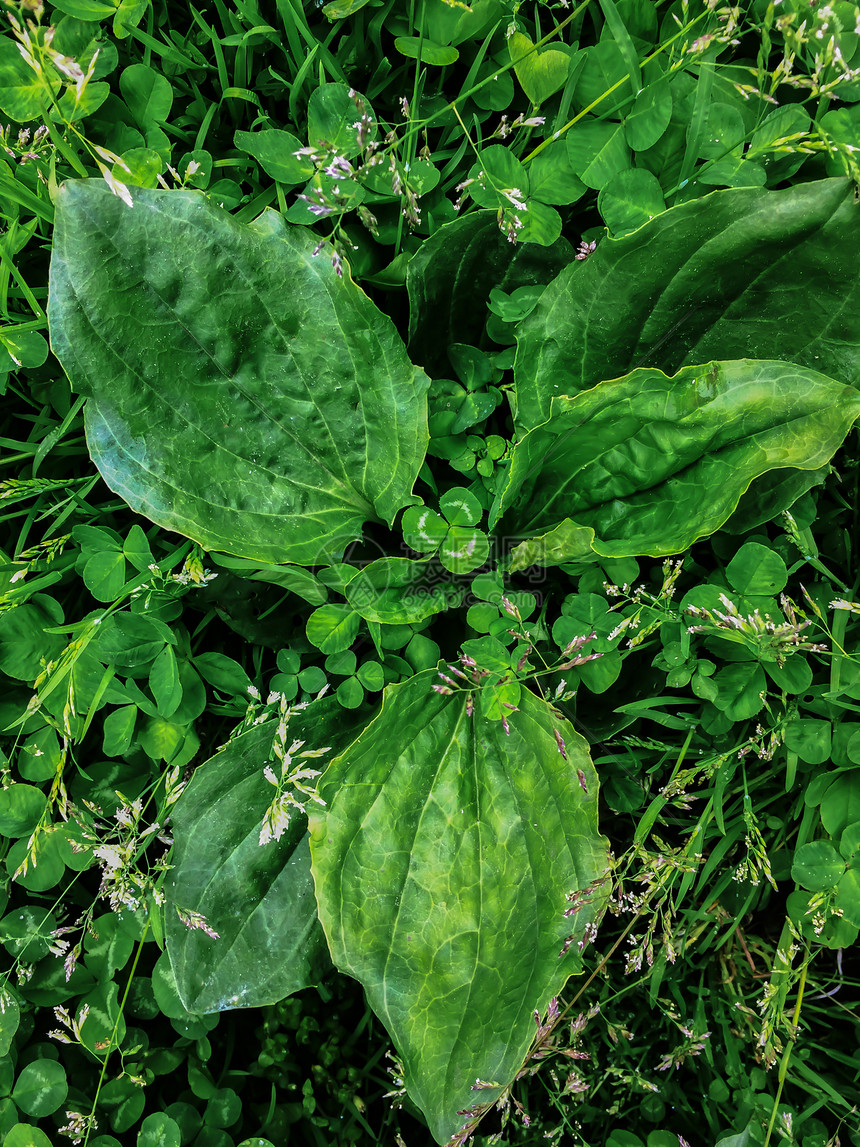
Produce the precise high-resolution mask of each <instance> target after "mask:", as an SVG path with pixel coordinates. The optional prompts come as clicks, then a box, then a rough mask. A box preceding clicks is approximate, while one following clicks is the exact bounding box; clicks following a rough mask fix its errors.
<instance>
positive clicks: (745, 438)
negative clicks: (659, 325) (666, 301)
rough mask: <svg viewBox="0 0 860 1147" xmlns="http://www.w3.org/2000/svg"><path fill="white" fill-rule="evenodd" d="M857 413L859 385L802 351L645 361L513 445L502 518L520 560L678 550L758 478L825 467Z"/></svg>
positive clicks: (559, 405)
mask: <svg viewBox="0 0 860 1147" xmlns="http://www.w3.org/2000/svg"><path fill="white" fill-rule="evenodd" d="M858 414H860V391H857V390H856V389H855V388H854V387H851V386H843V385H842V384H840V383H838V382H834V381H833V379H830V378H826V377H825V376H824V375H822V374H818V373H817V372H816V371H813V370H808V369H805V368H803V367H800V366H795V365H793V364H792V363H787V362H753V361H746V360H741V361H738V362H722V363H719V362H713V363H709V364H707V365H705V366H688V367H685V368H684V369H683V370H680V371H678V373H677V374H676V375H674V376H673V377H671V378H669V377H667V376H666V375H665V374H663V373H662V371H659V370H653V369H648V368H640V369H639V370H634V371H632V372H631V373H630V374H628V375H626V376H625V377H624V378H617V379H613V380H612V381H609V382H603V383H601V384H600V385H599V386H595V387H593V388H592V389H591V390H587V391H584V392H583V393H582V394H578V395H575V396H573V397H564V398H556V399H553V403H552V416H551V418H550V419H549V421H548V422H547V423H545V424H544V425H543V426H539V427H537V428H536V429H534V430H532V431H530V432H529V433H528V434H526V435H525V437H524V438H523V439H522V440H521V441H520V442H519V443H518V444H517V445H516V446H515V448H514V451H513V457H512V459H511V466H510V471H509V479H508V484H507V485H506V487H505V488H504V490H503V491H502V494H501V496H500V498H499V499H498V503H497V506H496V507H495V509H494V513H493V520H494V522H495V521H498V519H499V517H500V516H501V514H502V513H504V514H505V517H504V526H505V532H506V534H507V536H508V538H516V537H521V538H524V539H526V541H525V542H524V543H523V545H522V546H520V547H518V548H517V549H515V550H514V559H513V562H514V564H513V566H512V568H513V569H523V568H525V567H526V566H528V565H532V564H542V565H553V564H557V563H558V562H563V561H570V560H575V559H579V558H582V557H583V556H584V555H585V553H586V552H587V550H588V549H590V548H591V547H593V549H594V550H595V551H596V552H597V553H599V554H604V555H607V556H612V557H622V556H629V555H640V554H649V555H651V556H652V557H659V556H662V555H666V554H676V553H680V552H681V551H682V550H685V549H687V548H688V546H690V545H692V543H693V542H694V541H695V540H696V539H697V538H701V537H705V536H706V535H708V534H711V533H713V532H714V531H715V530H718V529H719V528H720V526H722V525H723V523H724V522H725V521H726V520H727V518H728V517H729V515H730V514H731V513H732V511H733V510H734V509H735V507H736V506H737V504H738V501H739V500H740V497H741V495H742V494H743V493H744V491H745V490H746V489H747V487H748V486H749V485H750V483H751V482H752V481H753V479H754V478H757V477H758V476H759V475H761V474H764V473H767V472H768V471H770V470H778V469H783V468H786V467H790V468H793V469H796V470H816V469H818V468H819V467H821V466H823V465H824V464H825V463H826V462H827V461H828V459H830V458H831V457H832V455H833V454H834V452H835V451H836V450H837V448H838V447H839V446H840V444H841V443H842V440H843V439H844V437H845V435H846V434H847V433H848V431H849V429H850V428H851V425H852V424H853V422H854V420H855V419H856V418H857V416H858ZM791 493H792V494H794V489H793V487H792V490H791ZM778 508H779V509H781V508H784V507H783V506H779V507H778ZM775 512H776V511H775ZM592 532H593V536H592Z"/></svg>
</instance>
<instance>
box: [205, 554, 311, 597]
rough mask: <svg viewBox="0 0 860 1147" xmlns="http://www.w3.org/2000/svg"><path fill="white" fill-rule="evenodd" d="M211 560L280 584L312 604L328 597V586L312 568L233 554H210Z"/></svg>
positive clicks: (249, 578)
mask: <svg viewBox="0 0 860 1147" xmlns="http://www.w3.org/2000/svg"><path fill="white" fill-rule="evenodd" d="M209 561H211V562H212V563H213V564H214V565H216V566H222V567H223V568H224V569H226V570H233V571H234V572H235V573H237V574H240V575H241V576H242V577H243V578H247V579H248V580H249V581H262V582H268V583H269V584H270V585H279V586H281V587H282V588H283V589H288V590H289V591H290V593H294V594H297V595H298V596H299V597H301V598H303V599H304V600H305V601H306V602H308V603H309V604H310V605H322V603H323V602H324V601H325V600H326V599H327V598H328V591H327V590H326V587H325V586H324V585H323V584H322V583H321V582H320V581H319V580H318V578H316V577H314V575H313V574H312V573H311V572H310V570H306V569H302V567H301V566H294V565H273V564H271V563H267V564H265V565H261V564H260V562H253V561H250V560H249V559H248V558H237V557H234V556H233V555H232V554H209Z"/></svg>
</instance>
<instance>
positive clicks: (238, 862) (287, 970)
mask: <svg viewBox="0 0 860 1147" xmlns="http://www.w3.org/2000/svg"><path fill="white" fill-rule="evenodd" d="M277 725H278V722H277V721H276V720H269V721H266V722H264V723H262V724H260V725H255V726H253V727H252V728H251V729H249V730H248V731H247V732H246V733H243V734H242V735H241V736H239V737H237V738H236V739H235V740H233V741H230V742H229V743H228V745H227V747H226V748H225V749H223V750H222V751H221V752H220V753H217V754H216V755H215V756H214V757H211V758H210V759H209V760H208V761H205V762H204V763H203V764H202V765H200V766H199V767H198V768H197V769H196V770H195V772H194V776H193V777H192V778H191V781H190V782H189V784H188V788H187V789H186V790H185V792H184V793H183V794H182V796H181V798H180V799H179V801H178V802H177V805H176V808H175V811H174V813H173V817H172V822H173V827H174V850H173V861H172V863H173V869H172V870H171V872H170V875H169V877H168V880H167V884H166V894H167V913H166V921H167V950H168V952H169V954H170V962H171V965H172V967H173V971H174V974H175V976H176V986H177V989H178V991H179V995H180V998H181V999H182V1003H183V1005H184V1006H185V1007H186V1008H187V1009H188V1011H191V1012H196V1013H198V1014H202V1013H205V1012H214V1011H223V1010H225V1009H227V1008H235V1007H246V1008H248V1007H261V1006H263V1005H264V1004H272V1003H276V1002H277V1001H278V1000H281V999H283V998H284V996H288V995H290V993H292V992H296V991H299V990H300V989H301V988H304V987H307V986H308V985H310V984H315V983H317V982H318V981H319V978H320V976H321V975H322V974H323V973H324V972H325V971H326V970H327V969H328V968H330V966H331V962H330V960H329V957H328V953H327V950H326V943H325V936H324V935H323V931H322V929H321V928H320V925H319V922H318V920H317V912H316V902H315V900H314V891H313V881H312V879H311V871H310V855H309V850H308V836H307V821H306V820H305V817H304V816H303V815H301V814H298V813H297V814H296V815H295V816H294V817H293V819H292V820H291V822H290V825H289V826H288V828H287V829H286V831H285V832H284V834H283V835H282V836H281V838H280V840H274V839H272V840H270V841H269V842H268V843H267V844H264V845H261V844H260V829H261V827H262V822H263V817H264V815H265V812H266V809H267V808H268V807H269V804H270V802H271V801H272V798H273V797H274V796H275V789H274V788H273V787H272V785H271V784H270V783H269V782H268V781H267V780H266V778H265V777H264V776H263V768H264V767H265V765H266V762H267V761H269V760H270V758H271V759H272V765H273V768H274V769H275V771H276V773H279V772H280V763H279V762H278V761H277V760H275V759H274V757H273V756H272V745H273V741H274V740H275V737H276V733H277ZM354 729H355V725H354V723H350V719H349V718H348V717H347V716H346V714H345V713H344V711H343V709H342V708H341V707H340V705H338V704H337V702H335V701H328V700H325V701H322V702H320V701H317V702H314V704H313V705H311V706H310V707H309V708H308V709H307V710H306V711H305V712H304V713H299V714H296V715H295V716H293V717H292V718H291V720H290V722H289V725H288V745H289V744H290V743H292V740H293V738H294V737H295V738H296V739H306V741H307V745H306V747H307V748H324V747H326V746H331V747H332V749H333V751H335V752H337V751H339V749H340V748H342V747H343V746H344V745H345V744H348V742H349V739H350V737H351V736H352V735H353V730H354ZM308 764H309V765H311V766H313V765H314V764H315V762H314V761H313V760H311V761H309V762H308ZM317 767H318V768H324V767H325V766H324V763H323V764H322V765H317ZM177 910H181V911H182V912H183V913H184V914H185V915H186V916H187V915H188V913H189V912H196V913H199V914H201V915H202V916H203V917H204V919H205V921H206V923H207V925H208V926H209V927H210V928H211V929H212V930H214V931H215V932H217V933H218V938H217V939H214V938H213V937H211V936H209V935H207V934H206V932H205V931H203V930H202V929H200V928H190V927H189V926H188V925H187V924H185V923H183V921H182V920H181V919H180V917H179V914H178V911H177Z"/></svg>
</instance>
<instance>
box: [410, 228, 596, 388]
mask: <svg viewBox="0 0 860 1147" xmlns="http://www.w3.org/2000/svg"><path fill="white" fill-rule="evenodd" d="M572 259H573V248H572V247H571V245H570V243H568V241H567V240H566V239H559V240H557V241H556V242H555V243H554V244H553V245H552V246H551V247H546V248H544V247H538V246H536V245H534V244H531V243H526V244H521V243H517V244H512V243H509V242H508V241H507V240H506V239H505V237H504V235H503V234H502V233H501V231H500V230H499V225H498V221H497V219H496V213H495V212H494V211H473V212H470V213H469V214H468V215H464V216H463V217H462V218H460V219H455V220H454V221H453V222H451V223H446V224H445V225H444V226H443V227H440V228H439V230H438V231H437V232H435V234H433V235H431V236H430V238H429V239H425V240H424V242H423V243H422V244H421V247H420V248H419V249H418V251H417V252H416V254H415V255H414V256H413V257H412V259H411V260H410V262H409V266H408V269H407V272H406V288H407V291H408V292H409V350H410V353H411V355H412V357H413V358H414V359H415V361H416V362H418V363H421V364H422V365H424V366H425V367H426V368H427V369H428V370H430V369H434V370H436V371H437V372H438V373H437V374H436V377H439V376H440V375H441V376H444V375H446V374H447V372H448V371H449V370H450V364H449V362H448V359H447V355H446V350H447V348H448V347H449V346H450V345H451V343H465V344H467V345H469V346H476V345H478V343H479V342H480V340H481V338H482V337H483V333H484V328H485V325H486V321H487V302H488V300H489V297H490V292H491V291H493V290H494V289H498V290H501V291H505V292H512V291H514V290H517V289H518V288H521V287H525V286H529V287H534V286H537V285H540V286H544V285H545V284H546V283H548V282H549V281H550V280H551V279H553V278H554V277H555V276H556V275H557V274H558V273H559V271H561V270H562V268H563V267H566V266H567V265H568V264H569V263H570V261H571V260H572Z"/></svg>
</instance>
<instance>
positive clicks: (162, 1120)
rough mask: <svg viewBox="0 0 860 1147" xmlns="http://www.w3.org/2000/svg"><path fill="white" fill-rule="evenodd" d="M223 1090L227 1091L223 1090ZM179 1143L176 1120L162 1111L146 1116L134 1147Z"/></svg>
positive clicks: (178, 1130) (179, 1136) (176, 1144)
mask: <svg viewBox="0 0 860 1147" xmlns="http://www.w3.org/2000/svg"><path fill="white" fill-rule="evenodd" d="M225 1090H228V1089H226V1088H225ZM207 1114H208V1113H207ZM238 1117H239V1116H238V1115H236V1117H235V1118H234V1119H232V1120H231V1121H230V1122H231V1123H235V1121H236V1119H238ZM209 1122H210V1120H209V1119H208V1118H207V1123H209ZM215 1126H216V1127H218V1126H221V1124H219V1123H216V1124H215ZM227 1126H229V1124H228V1125H227ZM181 1142H182V1132H181V1131H180V1128H179V1124H178V1123H177V1122H176V1120H175V1119H171V1118H170V1116H169V1115H167V1114H166V1113H165V1112H164V1111H154V1112H153V1113H152V1114H151V1115H147V1117H146V1119H144V1121H143V1122H142V1123H141V1125H140V1130H139V1131H138V1133H137V1144H136V1147H179V1144H180V1143H181Z"/></svg>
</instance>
